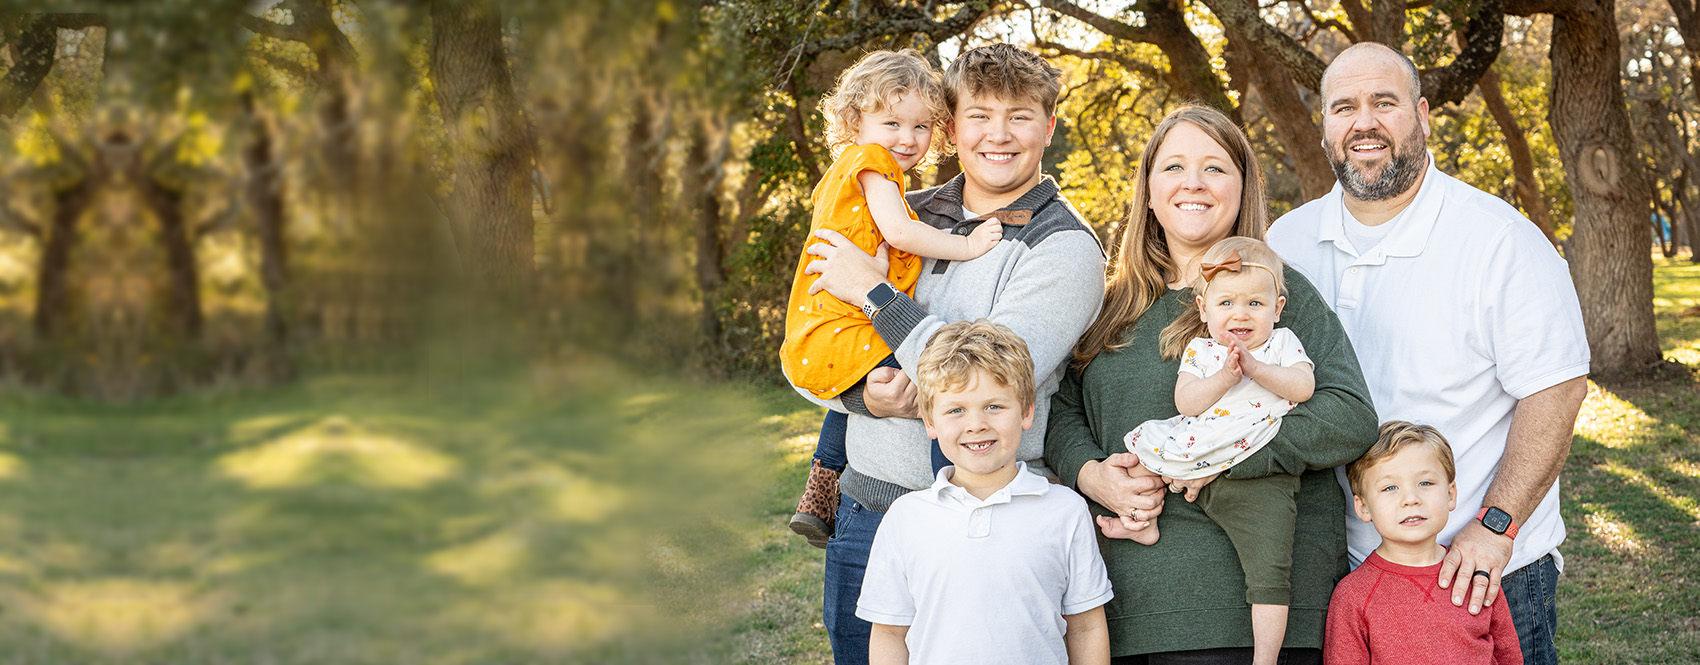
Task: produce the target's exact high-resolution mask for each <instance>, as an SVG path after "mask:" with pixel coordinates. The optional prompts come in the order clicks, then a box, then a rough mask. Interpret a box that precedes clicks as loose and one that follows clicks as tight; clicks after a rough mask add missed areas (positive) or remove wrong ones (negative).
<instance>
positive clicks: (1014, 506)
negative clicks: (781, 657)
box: [856, 462, 1114, 665]
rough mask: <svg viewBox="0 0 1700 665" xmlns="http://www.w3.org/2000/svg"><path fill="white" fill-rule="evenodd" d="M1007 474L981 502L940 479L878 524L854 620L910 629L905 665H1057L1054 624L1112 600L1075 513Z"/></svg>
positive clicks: (1070, 501) (1086, 519) (1039, 482)
mask: <svg viewBox="0 0 1700 665" xmlns="http://www.w3.org/2000/svg"><path fill="white" fill-rule="evenodd" d="M1017 465H1018V466H1019V468H1020V471H1019V472H1018V473H1016V474H1015V480H1013V481H1010V483H1009V485H1007V486H1005V487H1004V488H1003V489H1000V490H998V491H997V492H995V493H993V494H992V495H991V496H989V497H987V498H986V500H984V501H981V500H980V499H976V498H974V495H972V494H969V493H968V491H967V490H964V489H962V488H961V487H957V486H956V485H952V484H951V483H950V474H951V473H952V472H953V471H955V469H954V468H953V467H945V468H943V469H941V470H939V474H938V477H937V478H936V479H935V480H934V481H933V484H932V486H931V487H928V488H927V489H924V490H920V491H918V492H910V493H909V494H905V495H903V496H902V497H901V498H899V499H897V501H895V502H893V503H892V504H891V510H889V511H887V512H886V514H885V518H884V519H883V520H882V521H881V522H880V527H879V531H878V532H877V533H876V534H875V535H874V546H873V551H872V552H871V553H869V555H868V570H867V576H866V577H865V578H864V579H863V581H862V596H861V598H860V599H859V600H858V601H857V603H856V616H858V617H861V618H862V619H863V620H865V621H870V622H873V623H882V624H886V625H888V626H909V635H908V637H907V639H906V640H905V642H906V643H907V644H908V646H909V662H911V663H986V664H992V663H1010V664H1012V665H1015V664H1019V665H1027V664H1029V663H1031V664H1034V665H1038V664H1042V663H1055V664H1056V665H1067V663H1068V650H1067V648H1066V647H1065V646H1064V643H1063V631H1064V629H1065V627H1066V625H1067V624H1066V622H1065V621H1064V620H1063V615H1066V614H1079V613H1081V612H1085V611H1087V610H1090V609H1092V608H1094V607H1098V606H1099V605H1103V604H1104V603H1107V602H1109V601H1110V598H1111V597H1112V596H1113V595H1114V593H1112V592H1111V590H1110V578H1109V575H1108V574H1107V573H1106V572H1105V570H1104V559H1103V557H1102V556H1100V555H1099V554H1098V540H1097V537H1096V531H1095V528H1094V527H1093V525H1092V516H1091V514H1090V513H1088V512H1087V510H1086V501H1085V500H1084V499H1081V498H1080V495H1078V494H1075V493H1074V492H1073V491H1072V490H1070V489H1068V488H1066V487H1063V486H1061V485H1052V484H1050V483H1049V482H1046V481H1045V479H1044V478H1040V477H1039V476H1038V475H1036V474H1033V473H1031V472H1029V471H1027V465H1026V463H1024V462H1018V463H1017Z"/></svg>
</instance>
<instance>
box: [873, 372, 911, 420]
mask: <svg viewBox="0 0 1700 665" xmlns="http://www.w3.org/2000/svg"><path fill="white" fill-rule="evenodd" d="M862 406H865V407H867V408H868V413H870V414H873V416H874V417H875V418H920V417H921V412H920V409H918V408H916V392H915V383H914V382H913V381H910V380H909V375H908V374H907V373H905V372H904V371H903V370H901V369H898V368H896V367H875V368H874V371H872V372H868V377H867V379H866V383H865V384H864V385H863V388H862Z"/></svg>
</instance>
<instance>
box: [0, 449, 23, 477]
mask: <svg viewBox="0 0 1700 665" xmlns="http://www.w3.org/2000/svg"><path fill="white" fill-rule="evenodd" d="M23 473H24V460H23V459H22V458H19V457H18V456H17V455H12V454H9V453H0V480H11V479H13V478H17V477H19V476H21V475H23Z"/></svg>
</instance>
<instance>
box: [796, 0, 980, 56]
mask: <svg viewBox="0 0 1700 665" xmlns="http://www.w3.org/2000/svg"><path fill="white" fill-rule="evenodd" d="M989 11H991V6H990V5H989V4H988V3H986V2H984V1H982V0H976V1H975V2H969V3H966V4H964V5H962V9H959V10H957V11H956V14H954V15H952V16H951V17H950V18H947V19H944V20H942V21H934V20H932V19H928V18H904V19H887V20H884V21H877V22H874V23H868V24H864V25H862V26H861V27H860V28H857V29H855V30H852V31H850V32H849V33H847V34H843V35H839V36H837V37H829V38H827V39H819V40H815V41H812V42H808V43H806V44H804V45H803V50H802V54H803V55H804V56H810V55H814V54H817V53H821V52H823V51H842V50H844V49H848V48H851V47H853V46H856V45H858V44H862V43H865V42H867V41H868V40H870V39H875V38H878V37H889V36H891V35H899V34H903V33H920V34H923V35H926V36H928V37H930V38H932V40H933V41H935V42H940V41H944V40H946V39H949V38H951V37H954V36H956V35H960V34H962V33H964V32H967V31H968V29H969V28H971V27H973V26H974V23H975V22H977V21H979V20H980V17H982V16H985V15H986V13H987V12H989Z"/></svg>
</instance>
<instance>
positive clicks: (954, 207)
mask: <svg viewBox="0 0 1700 665" xmlns="http://www.w3.org/2000/svg"><path fill="white" fill-rule="evenodd" d="M966 182H967V176H965V175H962V174H960V173H959V174H957V175H956V177H954V178H951V179H950V180H949V181H946V182H945V183H944V184H943V185H940V186H939V188H938V191H937V192H934V193H933V196H932V198H931V199H929V200H928V201H927V203H926V206H925V207H926V209H927V211H928V212H931V213H933V214H935V215H942V216H945V217H948V218H950V219H957V218H960V217H962V187H963V185H964V183H966ZM1059 191H1061V190H1059V189H1058V188H1057V181H1056V180H1055V179H1053V178H1051V176H1048V175H1045V176H1040V177H1039V182H1038V184H1035V185H1033V187H1032V189H1029V190H1027V193H1025V194H1022V195H1021V197H1020V198H1017V199H1016V200H1015V201H1014V202H1012V203H1010V204H1009V205H1006V206H1004V207H1003V208H1000V209H999V210H980V211H976V212H979V213H980V214H981V215H982V216H983V217H986V218H996V219H997V220H998V221H999V222H1002V223H1004V224H1006V225H1012V226H1022V225H1025V224H1026V223H1027V222H1028V221H1029V220H1031V219H1032V216H1033V214H1032V213H1033V212H1034V211H1036V210H1038V209H1039V206H1042V205H1044V204H1045V202H1046V201H1049V200H1051V199H1052V198H1055V197H1056V195H1057V192H1059ZM1022 213H1026V214H1025V215H1024V214H1022ZM963 221H966V220H963Z"/></svg>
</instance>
